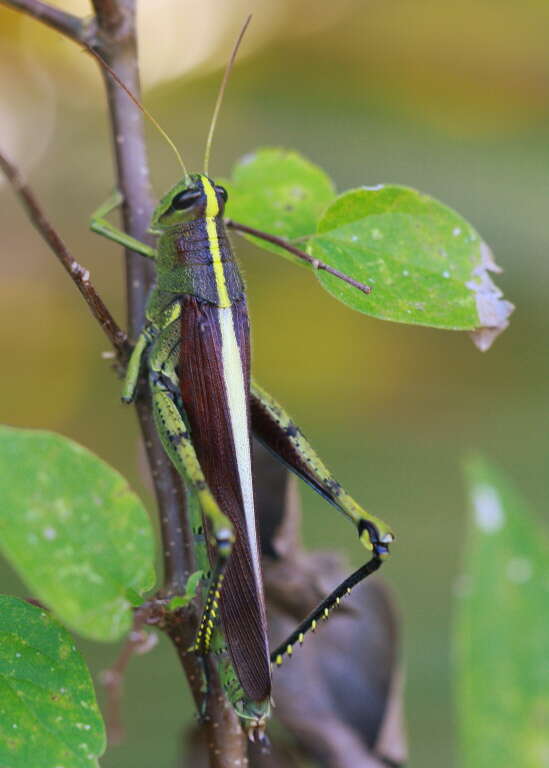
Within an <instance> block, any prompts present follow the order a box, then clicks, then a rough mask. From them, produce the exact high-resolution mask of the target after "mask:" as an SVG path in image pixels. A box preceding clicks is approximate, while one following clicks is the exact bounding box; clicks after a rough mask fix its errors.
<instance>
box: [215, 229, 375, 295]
mask: <svg viewBox="0 0 549 768" xmlns="http://www.w3.org/2000/svg"><path fill="white" fill-rule="evenodd" d="M225 223H226V225H227V226H228V227H230V229H234V230H235V231H236V232H240V233H243V234H245V235H253V236H254V237H259V238H261V239H262V240H266V241H267V242H268V243H272V244H273V245H278V246H279V248H284V250H286V251H288V253H292V254H293V255H294V256H297V258H298V259H302V260H303V261H306V262H307V263H308V264H310V265H311V267H312V268H313V269H320V270H323V271H325V272H328V273H329V274H330V275H333V276H334V277H338V278H339V279H340V280H343V281H344V282H345V283H348V284H349V285H352V286H353V288H358V290H359V291H362V293H371V292H372V289H371V288H370V286H369V285H365V284H364V283H360V282H359V281H358V280H355V279H354V278H352V277H350V276H349V275H346V274H345V273H344V272H340V271H339V269H335V267H331V266H330V265H329V264H326V263H325V262H324V261H320V259H315V258H314V257H313V256H311V255H310V254H308V253H307V252H306V251H302V250H301V249H300V248H296V247H295V245H292V244H291V243H289V242H288V241H287V240H285V239H284V238H283V237H277V236H276V235H270V234H269V233H268V232H263V231H262V230H260V229H254V228H253V227H247V226H246V225H245V224H239V223H238V222H237V221H233V220H232V219H227V220H226V221H225Z"/></svg>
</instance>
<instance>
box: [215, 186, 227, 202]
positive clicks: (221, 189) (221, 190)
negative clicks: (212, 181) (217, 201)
mask: <svg viewBox="0 0 549 768" xmlns="http://www.w3.org/2000/svg"><path fill="white" fill-rule="evenodd" d="M216 190H217V191H218V192H219V194H220V195H221V198H222V200H223V202H224V203H226V202H227V200H228V199H229V193H228V192H227V190H226V189H225V187H216Z"/></svg>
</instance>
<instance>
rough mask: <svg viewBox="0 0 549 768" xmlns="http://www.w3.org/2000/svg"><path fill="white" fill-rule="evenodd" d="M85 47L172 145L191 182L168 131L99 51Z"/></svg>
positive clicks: (184, 172)
mask: <svg viewBox="0 0 549 768" xmlns="http://www.w3.org/2000/svg"><path fill="white" fill-rule="evenodd" d="M84 47H85V50H86V51H88V53H91V55H92V56H94V57H95V58H96V59H97V61H98V62H99V63H100V64H101V66H102V67H103V69H105V70H106V71H107V72H108V73H109V75H110V76H111V77H112V79H113V80H114V81H115V83H116V84H117V85H119V86H120V88H122V90H123V91H125V93H126V94H127V95H128V96H129V97H130V99H131V100H132V101H133V103H134V104H135V106H136V107H138V108H139V109H140V110H141V112H143V114H144V115H145V117H147V118H148V119H149V120H150V121H151V123H152V124H153V125H154V127H155V128H156V129H157V131H159V133H160V135H161V136H163V138H164V139H165V140H166V141H167V142H168V144H169V145H170V147H171V148H172V149H173V151H174V152H175V156H176V157H177V160H178V162H179V165H180V166H181V168H182V170H183V174H184V176H185V180H186V181H189V180H190V176H189V172H188V171H187V168H186V167H185V163H184V162H183V158H182V157H181V153H180V152H179V150H178V149H177V147H176V146H175V144H174V143H173V141H172V140H171V139H170V137H169V136H168V134H167V133H166V131H165V130H164V129H163V128H162V126H161V125H160V123H159V122H158V120H156V118H154V117H153V116H152V115H151V113H150V112H149V110H148V109H146V108H145V107H144V106H143V104H141V102H140V101H139V99H138V98H137V97H136V96H134V95H133V93H132V92H131V91H130V89H129V88H128V86H127V85H125V84H124V83H123V82H122V80H121V79H120V78H119V77H118V75H117V74H116V72H115V71H114V70H113V69H111V67H110V66H109V65H108V64H107V62H106V61H105V59H103V58H102V57H101V56H100V55H99V54H98V53H97V51H95V50H94V49H93V48H92V47H91V46H89V45H86V44H84Z"/></svg>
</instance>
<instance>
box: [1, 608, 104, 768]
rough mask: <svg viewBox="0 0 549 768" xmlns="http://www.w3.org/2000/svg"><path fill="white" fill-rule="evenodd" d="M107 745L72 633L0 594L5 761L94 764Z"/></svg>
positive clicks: (32, 765)
mask: <svg viewBox="0 0 549 768" xmlns="http://www.w3.org/2000/svg"><path fill="white" fill-rule="evenodd" d="M105 746H106V739H105V729H104V725H103V720H102V718H101V715H100V713H99V709H98V707H97V702H96V700H95V693H94V690H93V684H92V681H91V678H90V674H89V672H88V669H87V667H86V665H85V663H84V660H83V659H82V656H81V655H80V653H79V652H78V651H77V650H76V647H75V645H74V641H73V639H72V637H71V636H70V635H69V633H68V632H67V630H66V629H64V627H62V626H61V625H60V624H59V623H58V622H57V621H56V620H55V619H54V618H52V617H51V616H48V614H47V613H46V612H45V611H43V610H41V609H40V608H37V607H36V606H34V605H29V604H28V603H25V602H24V601H23V600H18V599H17V598H15V597H8V596H6V595H0V765H2V766H5V767H6V768H8V767H9V768H92V766H98V765H99V763H98V762H97V758H98V757H99V756H100V755H101V754H103V752H104V751H105Z"/></svg>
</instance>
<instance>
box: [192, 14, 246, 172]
mask: <svg viewBox="0 0 549 768" xmlns="http://www.w3.org/2000/svg"><path fill="white" fill-rule="evenodd" d="M251 20H252V14H251V13H250V15H249V16H248V18H247V19H246V21H245V22H244V25H243V27H242V29H241V30H240V34H239V35H238V37H237V40H236V43H235V44H234V48H233V52H232V53H231V57H230V59H229V61H228V62H227V66H226V67H225V74H224V75H223V80H222V81H221V86H220V88H219V93H218V94H217V101H216V102H215V107H214V111H213V115H212V121H211V123H210V130H209V132H208V138H207V139H206V149H205V151H204V173H205V174H206V176H207V175H208V166H209V164H210V151H211V148H212V139H213V135H214V131H215V126H216V123H217V117H218V115H219V110H220V108H221V102H222V101H223V95H224V93H225V88H226V86H227V81H228V79H229V75H230V74H231V70H232V68H233V64H234V61H235V59H236V54H237V53H238V49H239V48H240V43H241V42H242V38H243V37H244V33H245V32H246V30H247V29H248V25H249V23H250V21H251Z"/></svg>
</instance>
